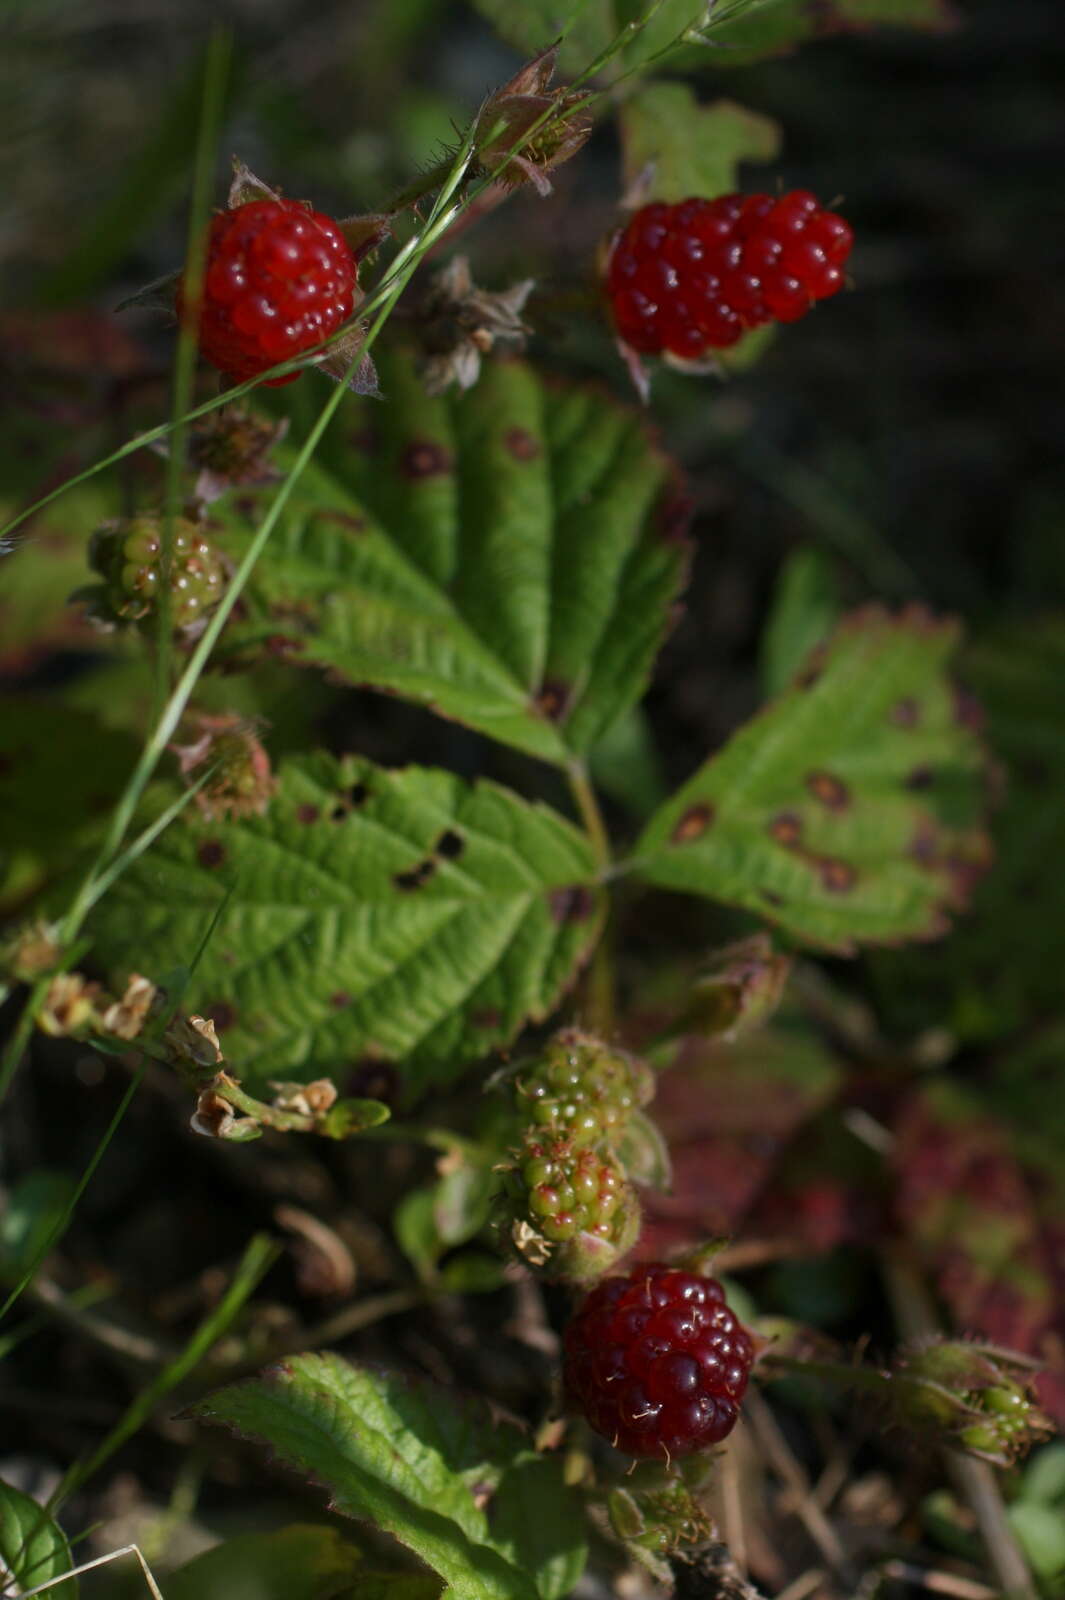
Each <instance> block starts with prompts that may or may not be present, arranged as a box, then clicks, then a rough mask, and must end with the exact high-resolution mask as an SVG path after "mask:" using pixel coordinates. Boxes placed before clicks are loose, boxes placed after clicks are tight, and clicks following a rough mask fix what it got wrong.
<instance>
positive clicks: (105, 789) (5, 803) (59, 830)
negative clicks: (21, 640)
mask: <svg viewBox="0 0 1065 1600" xmlns="http://www.w3.org/2000/svg"><path fill="white" fill-rule="evenodd" d="M137 748H138V747H137V743H136V741H135V740H134V739H133V738H132V737H131V736H129V735H127V734H124V733H118V732H115V731H113V730H112V729H109V728H105V727H102V726H101V724H100V722H99V721H98V720H97V718H96V717H94V716H91V715H89V714H88V713H86V712H84V711H75V710H71V709H69V708H68V707H66V706H63V705H59V704H57V703H56V701H55V699H54V698H52V697H50V696H49V697H45V696H43V695H42V696H34V695H28V694H27V695H18V696H16V695H4V696H0V839H3V841H4V844H5V846H9V847H15V846H23V847H26V848H31V849H39V850H44V851H49V852H51V853H53V854H54V855H58V856H60V857H61V856H63V855H68V856H69V854H70V852H71V845H72V843H74V844H75V845H76V841H77V838H78V836H79V832H81V831H82V830H84V827H85V825H86V821H87V820H88V819H91V818H93V817H94V816H96V817H98V816H99V815H100V814H101V813H103V812H106V811H107V810H109V809H110V807H111V805H112V804H113V803H114V801H115V800H116V799H117V797H118V794H119V792H120V790H121V788H122V785H123V784H124V783H125V780H126V778H127V776H128V774H129V771H130V768H131V767H132V765H133V762H134V761H135V760H136V756H137Z"/></svg>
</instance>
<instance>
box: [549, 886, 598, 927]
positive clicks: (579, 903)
mask: <svg viewBox="0 0 1065 1600" xmlns="http://www.w3.org/2000/svg"><path fill="white" fill-rule="evenodd" d="M550 906H551V915H552V916H553V917H554V919H555V921H556V922H561V923H565V922H587V920H588V918H589V917H590V916H591V914H592V911H593V909H594V906H595V901H594V900H593V898H592V891H591V890H590V889H589V888H587V886H586V885H585V884H583V883H575V884H572V885H570V886H569V887H568V888H565V889H553V890H552V892H551V899H550Z"/></svg>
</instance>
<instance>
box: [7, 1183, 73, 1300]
mask: <svg viewBox="0 0 1065 1600" xmlns="http://www.w3.org/2000/svg"><path fill="white" fill-rule="evenodd" d="M73 1190H74V1184H73V1181H72V1179H71V1178H70V1177H69V1175H68V1174H67V1173H65V1172H53V1171H50V1170H49V1169H48V1168H45V1167H40V1168H38V1170H37V1171H36V1172H31V1173H29V1174H28V1176H27V1177H25V1178H23V1179H22V1180H21V1181H20V1182H19V1183H16V1184H15V1186H14V1188H13V1189H12V1190H11V1191H10V1193H9V1194H8V1196H7V1198H6V1201H5V1202H4V1208H3V1212H2V1214H0V1281H7V1282H16V1281H17V1280H18V1278H19V1277H20V1276H21V1275H22V1273H23V1272H24V1271H25V1270H26V1268H27V1267H28V1266H29V1265H30V1264H31V1263H32V1262H34V1261H36V1259H37V1256H38V1255H39V1253H40V1251H41V1248H42V1246H45V1245H46V1244H47V1242H48V1240H50V1239H51V1237H52V1235H53V1234H54V1233H55V1232H56V1229H57V1227H58V1225H59V1223H60V1220H61V1219H62V1218H64V1217H65V1215H66V1212H67V1209H68V1207H69V1205H70V1202H71V1200H72V1198H73Z"/></svg>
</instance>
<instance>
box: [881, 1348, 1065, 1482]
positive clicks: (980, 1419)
mask: <svg viewBox="0 0 1065 1600" xmlns="http://www.w3.org/2000/svg"><path fill="white" fill-rule="evenodd" d="M1034 1370H1035V1364H1034V1363H1033V1362H1031V1361H1030V1360H1029V1359H1028V1358H1027V1357H1026V1356H1023V1355H1019V1354H1018V1353H1017V1352H1016V1351H1013V1350H1003V1349H1000V1348H999V1347H998V1346H996V1345H989V1344H981V1343H978V1342H976V1341H970V1340H967V1339H943V1340H935V1341H932V1342H930V1343H928V1344H925V1345H920V1346H917V1347H914V1348H911V1349H909V1350H904V1351H902V1352H901V1353H900V1355H899V1357H898V1358H897V1360H896V1363H895V1371H894V1377H895V1383H894V1386H893V1387H894V1389H895V1409H896V1414H897V1419H898V1421H900V1422H901V1423H903V1424H904V1425H906V1424H909V1425H911V1426H913V1425H916V1426H919V1427H924V1428H926V1429H928V1430H930V1431H935V1432H936V1433H938V1434H939V1436H940V1437H941V1438H943V1439H944V1440H945V1441H949V1442H951V1443H953V1444H955V1445H957V1446H958V1447H959V1448H960V1449H962V1450H965V1451H967V1452H968V1454H969V1455H974V1456H979V1457H980V1458H982V1459H983V1460H984V1461H989V1462H991V1463H992V1464H993V1465H995V1466H1000V1467H1006V1466H1010V1465H1012V1463H1013V1462H1015V1461H1017V1460H1018V1459H1019V1458H1020V1457H1021V1456H1023V1455H1024V1454H1025V1452H1026V1451H1027V1450H1028V1449H1029V1448H1030V1446H1031V1445H1033V1444H1035V1443H1036V1442H1038V1441H1039V1440H1040V1439H1045V1438H1046V1437H1047V1436H1048V1434H1049V1433H1050V1432H1051V1431H1052V1427H1051V1424H1050V1422H1049V1420H1048V1418H1047V1417H1046V1416H1045V1415H1044V1413H1043V1412H1042V1411H1041V1410H1040V1408H1039V1405H1038V1403H1037V1401H1036V1398H1035V1395H1034V1392H1033V1376H1034Z"/></svg>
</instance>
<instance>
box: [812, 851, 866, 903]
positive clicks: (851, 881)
mask: <svg viewBox="0 0 1065 1600" xmlns="http://www.w3.org/2000/svg"><path fill="white" fill-rule="evenodd" d="M817 870H818V872H819V873H820V876H821V882H822V883H823V884H824V886H825V888H826V889H827V890H829V892H830V893H831V894H847V893H848V892H849V891H850V890H851V889H853V888H854V885H855V884H856V883H857V881H858V874H857V872H856V871H855V869H854V868H853V867H852V866H851V864H850V862H849V861H837V860H836V859H835V858H834V857H832V856H822V857H821V858H820V860H819V861H818V863H817Z"/></svg>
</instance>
